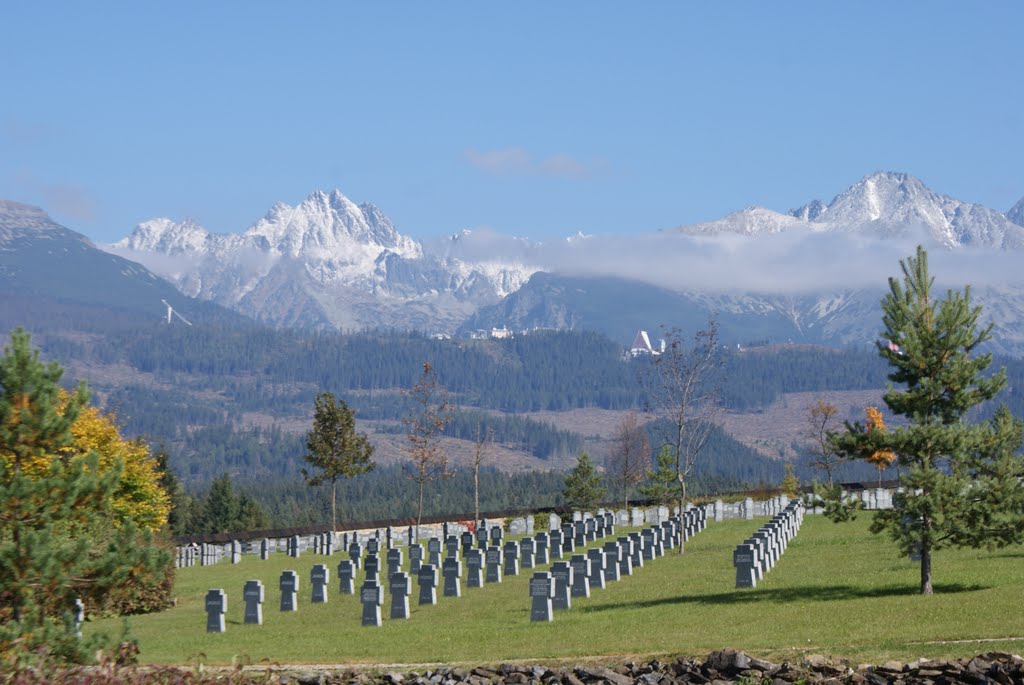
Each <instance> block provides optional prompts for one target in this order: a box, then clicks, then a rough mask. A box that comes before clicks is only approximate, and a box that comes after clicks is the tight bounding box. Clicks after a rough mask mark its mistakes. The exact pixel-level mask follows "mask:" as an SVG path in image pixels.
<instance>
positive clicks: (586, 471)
mask: <svg viewBox="0 0 1024 685" xmlns="http://www.w3.org/2000/svg"><path fill="white" fill-rule="evenodd" d="M604 493H605V489H604V486H603V485H601V474H600V473H598V472H597V469H595V468H594V464H593V463H591V461H590V456H588V455H587V453H586V452H580V455H579V457H577V459H576V466H574V467H573V468H572V471H570V472H569V474H568V475H567V476H566V477H565V489H564V490H563V491H562V498H563V499H564V500H565V504H566V506H567V507H569V508H570V509H571V510H572V511H590V510H593V508H594V505H595V504H597V503H598V502H600V501H601V498H602V497H604Z"/></svg>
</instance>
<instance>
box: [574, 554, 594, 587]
mask: <svg viewBox="0 0 1024 685" xmlns="http://www.w3.org/2000/svg"><path fill="white" fill-rule="evenodd" d="M569 567H570V568H571V569H572V590H571V592H572V596H573V597H589V596H590V559H588V558H587V557H585V556H583V555H582V554H574V555H572V559H570V560H569Z"/></svg>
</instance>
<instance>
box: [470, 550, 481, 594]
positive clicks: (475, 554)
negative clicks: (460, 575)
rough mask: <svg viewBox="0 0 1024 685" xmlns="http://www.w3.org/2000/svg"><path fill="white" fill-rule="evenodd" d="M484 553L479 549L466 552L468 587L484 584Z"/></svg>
mask: <svg viewBox="0 0 1024 685" xmlns="http://www.w3.org/2000/svg"><path fill="white" fill-rule="evenodd" d="M483 566H484V555H483V554H482V553H481V552H480V550H478V549H471V550H469V552H467V553H466V569H467V571H466V573H467V577H466V587H483V586H484V573H483Z"/></svg>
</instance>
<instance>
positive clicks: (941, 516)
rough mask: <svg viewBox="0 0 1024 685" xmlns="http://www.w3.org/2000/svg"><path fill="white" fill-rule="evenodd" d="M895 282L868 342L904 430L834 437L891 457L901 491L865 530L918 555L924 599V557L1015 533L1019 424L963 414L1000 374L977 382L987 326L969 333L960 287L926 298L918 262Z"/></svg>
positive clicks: (1020, 473) (863, 455) (849, 446)
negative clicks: (879, 334) (878, 333)
mask: <svg viewBox="0 0 1024 685" xmlns="http://www.w3.org/2000/svg"><path fill="white" fill-rule="evenodd" d="M900 267H901V269H902V271H903V278H902V281H901V280H898V279H896V278H890V279H889V293H888V294H887V295H886V297H885V298H884V299H883V301H882V311H883V318H882V321H883V324H884V326H885V331H884V333H883V335H884V337H885V338H886V340H884V342H882V343H879V344H878V350H879V353H880V354H881V356H882V357H883V358H884V359H885V360H886V361H887V362H888V363H889V365H890V367H891V372H890V374H889V380H890V381H891V384H890V385H889V389H888V392H886V394H885V397H884V399H885V403H886V405H887V406H888V407H889V409H890V410H891V411H892V412H893V413H894V414H896V415H899V416H903V417H904V418H905V420H906V423H907V425H905V426H895V427H892V428H889V429H888V430H885V429H880V428H879V427H880V426H881V425H883V424H882V423H881V422H880V421H879V420H877V419H876V420H875V421H872V420H870V419H869V421H868V422H867V424H861V423H859V422H858V423H856V424H847V430H846V432H845V433H842V434H840V435H838V436H836V438H835V445H836V447H837V450H838V451H839V452H840V453H841V454H842V455H843V456H846V457H848V458H856V459H862V460H866V461H872V462H877V460H878V459H879V455H880V454H881V455H883V456H886V457H888V455H889V454H890V453H891V454H895V457H896V459H897V460H898V463H899V465H900V467H901V471H900V473H901V476H900V482H901V485H902V486H903V487H902V491H901V492H898V493H896V495H895V496H894V498H893V508H892V509H890V510H881V511H879V512H877V513H876V514H875V518H874V521H873V522H872V530H873V531H874V532H881V531H883V530H885V531H888V532H889V534H890V535H891V537H892V538H893V540H894V541H895V542H896V543H897V544H898V545H899V546H900V548H901V550H902V551H903V552H905V553H912V552H917V553H919V554H920V557H921V593H922V594H932V591H933V586H932V553H933V552H934V551H936V550H938V549H942V548H943V547H949V546H968V547H979V546H983V545H984V546H990V547H991V546H999V545H1004V544H1009V543H1012V542H1015V541H1019V540H1020V539H1021V537H1022V535H1024V488H1022V487H1021V485H1020V483H1021V479H1022V478H1024V459H1022V458H1021V456H1020V455H1019V454H1018V450H1019V449H1020V447H1021V436H1022V423H1021V422H1020V421H1019V420H1018V419H1016V418H1014V417H1013V416H1012V415H1011V414H1010V413H1009V411H1008V410H1006V409H1005V408H1003V409H1000V410H999V411H998V412H997V413H996V415H995V416H994V417H993V418H992V419H991V420H990V421H988V422H982V423H977V422H972V421H971V420H970V419H969V418H968V412H969V411H970V410H971V409H972V408H974V407H976V406H978V405H979V404H981V403H982V402H985V401H987V400H989V399H991V398H993V397H994V396H995V395H996V394H997V393H998V392H999V390H1000V389H1001V388H1002V387H1003V386H1004V385H1005V383H1006V375H1005V372H1003V371H999V372H997V373H994V374H991V375H988V376H985V375H983V373H984V371H985V370H986V369H987V368H988V366H989V365H990V364H991V361H992V357H991V354H980V353H979V352H978V347H979V345H981V344H982V343H984V342H985V341H987V340H989V339H990V338H991V332H992V326H991V325H989V326H987V327H985V328H980V329H979V327H978V318H979V316H980V314H981V308H980V307H977V306H972V305H971V291H970V287H969V286H968V287H966V288H965V289H964V290H963V291H962V292H961V291H953V290H950V291H948V292H947V294H946V297H945V298H942V299H935V298H934V297H933V295H932V285H933V281H934V279H933V278H932V276H931V275H930V274H929V273H928V257H927V253H926V252H925V250H924V249H923V248H921V247H918V249H917V254H916V255H915V256H914V257H910V258H908V259H907V260H905V261H901V262H900Z"/></svg>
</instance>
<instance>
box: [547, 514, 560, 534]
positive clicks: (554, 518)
mask: <svg viewBox="0 0 1024 685" xmlns="http://www.w3.org/2000/svg"><path fill="white" fill-rule="evenodd" d="M561 528H562V519H560V518H559V517H558V514H548V530H549V531H551V530H561Z"/></svg>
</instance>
